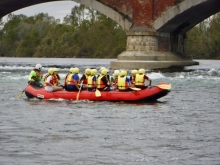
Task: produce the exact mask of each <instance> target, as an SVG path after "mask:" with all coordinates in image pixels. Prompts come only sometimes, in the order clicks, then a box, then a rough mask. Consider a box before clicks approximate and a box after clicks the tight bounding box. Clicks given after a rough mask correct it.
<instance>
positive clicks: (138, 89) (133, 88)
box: [129, 87, 141, 91]
mask: <svg viewBox="0 0 220 165" xmlns="http://www.w3.org/2000/svg"><path fill="white" fill-rule="evenodd" d="M129 88H130V89H132V90H134V91H140V90H141V88H135V87H129Z"/></svg>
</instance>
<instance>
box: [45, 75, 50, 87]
mask: <svg viewBox="0 0 220 165" xmlns="http://www.w3.org/2000/svg"><path fill="white" fill-rule="evenodd" d="M49 76H50V74H47V75H46V76H45V77H44V86H46V80H47V77H49Z"/></svg>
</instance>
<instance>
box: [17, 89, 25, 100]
mask: <svg viewBox="0 0 220 165" xmlns="http://www.w3.org/2000/svg"><path fill="white" fill-rule="evenodd" d="M23 93H24V91H22V92H21V93H20V94H19V95H18V99H20V98H21V96H22V94H23Z"/></svg>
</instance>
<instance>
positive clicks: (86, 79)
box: [83, 74, 89, 84]
mask: <svg viewBox="0 0 220 165" xmlns="http://www.w3.org/2000/svg"><path fill="white" fill-rule="evenodd" d="M83 75H84V76H85V77H86V78H85V79H84V80H83V84H88V77H89V76H88V75H87V74H83Z"/></svg>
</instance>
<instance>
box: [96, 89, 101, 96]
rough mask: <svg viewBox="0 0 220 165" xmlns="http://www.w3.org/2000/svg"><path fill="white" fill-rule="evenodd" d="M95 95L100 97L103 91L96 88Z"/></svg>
mask: <svg viewBox="0 0 220 165" xmlns="http://www.w3.org/2000/svg"><path fill="white" fill-rule="evenodd" d="M95 96H96V97H100V96H101V92H100V91H99V90H98V89H96V91H95Z"/></svg>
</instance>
